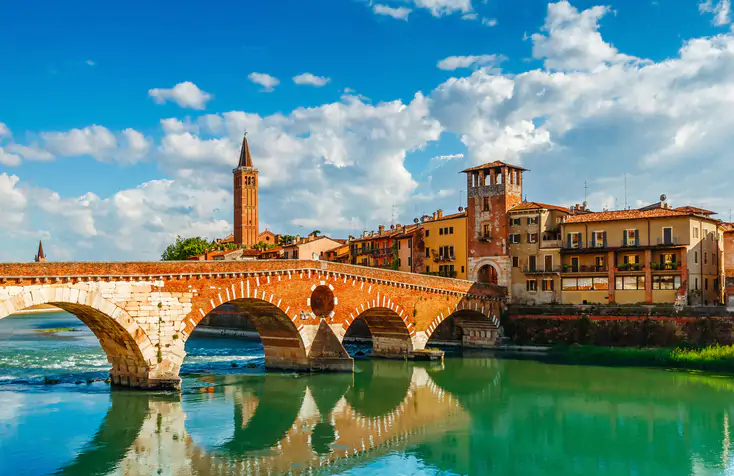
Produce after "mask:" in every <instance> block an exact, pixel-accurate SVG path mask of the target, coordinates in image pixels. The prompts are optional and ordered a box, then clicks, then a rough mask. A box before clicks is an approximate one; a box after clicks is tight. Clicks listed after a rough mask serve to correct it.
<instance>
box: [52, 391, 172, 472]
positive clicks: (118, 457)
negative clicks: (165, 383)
mask: <svg viewBox="0 0 734 476" xmlns="http://www.w3.org/2000/svg"><path fill="white" fill-rule="evenodd" d="M110 399H111V401H112V404H111V405H110V408H109V410H107V415H106V416H105V418H104V420H103V421H102V424H101V425H100V428H99V430H98V431H97V433H96V434H95V435H94V438H92V441H91V442H90V443H88V444H87V445H86V446H85V447H84V449H83V450H82V451H81V452H80V453H79V454H78V455H77V456H76V457H75V458H74V460H73V461H72V462H71V463H69V464H68V465H66V466H64V467H63V468H61V469H60V470H58V471H57V472H56V473H54V474H57V475H63V476H67V475H68V476H72V475H74V476H76V475H81V474H83V475H85V476H87V475H88V476H96V475H100V476H101V475H106V474H110V473H111V472H112V471H113V470H114V469H115V468H116V467H117V465H118V464H119V463H120V462H121V461H122V460H123V459H124V458H125V456H126V455H127V453H128V451H129V450H130V448H131V447H132V445H133V443H134V442H135V440H136V439H137V437H138V434H139V433H140V429H141V427H142V426H143V422H144V421H145V419H146V418H147V417H148V414H149V411H150V410H149V401H150V396H149V395H144V394H139V393H133V392H112V393H111V394H110ZM172 401H173V400H172ZM176 401H177V400H176Z"/></svg>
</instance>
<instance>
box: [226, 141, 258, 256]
mask: <svg viewBox="0 0 734 476" xmlns="http://www.w3.org/2000/svg"><path fill="white" fill-rule="evenodd" d="M232 173H233V174H234V242H235V243H236V244H238V245H242V246H245V247H247V248H252V245H254V244H256V243H257V242H258V235H259V234H260V231H259V226H258V196H257V194H258V175H257V174H258V172H257V169H256V168H254V167H253V165H252V156H251V155H250V146H249V144H248V143H247V133H245V137H244V138H243V139H242V149H241V150H240V161H239V164H238V165H237V168H236V169H234V170H233V171H232Z"/></svg>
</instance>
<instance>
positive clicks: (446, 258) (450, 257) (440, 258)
mask: <svg viewBox="0 0 734 476" xmlns="http://www.w3.org/2000/svg"><path fill="white" fill-rule="evenodd" d="M433 261H435V262H436V263H441V262H449V261H456V257H454V255H438V256H434V257H433Z"/></svg>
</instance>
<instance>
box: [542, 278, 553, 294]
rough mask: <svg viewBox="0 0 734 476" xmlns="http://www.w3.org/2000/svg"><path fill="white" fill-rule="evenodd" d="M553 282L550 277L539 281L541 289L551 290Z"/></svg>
mask: <svg viewBox="0 0 734 476" xmlns="http://www.w3.org/2000/svg"><path fill="white" fill-rule="evenodd" d="M553 288H554V283H553V280H552V279H544V280H543V282H542V283H541V289H542V290H543V291H553Z"/></svg>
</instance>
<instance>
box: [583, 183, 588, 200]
mask: <svg viewBox="0 0 734 476" xmlns="http://www.w3.org/2000/svg"><path fill="white" fill-rule="evenodd" d="M588 193H589V184H588V183H586V180H584V201H587V200H588V199H589V197H588Z"/></svg>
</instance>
